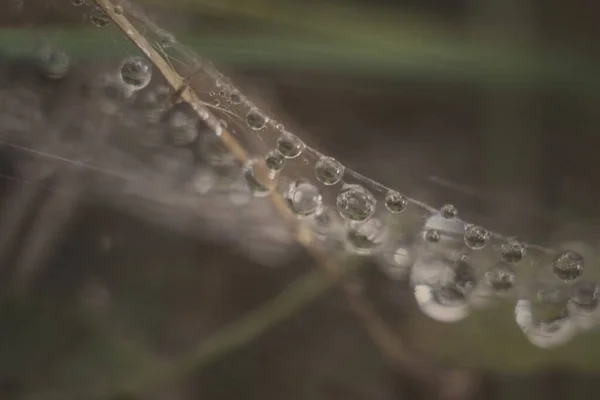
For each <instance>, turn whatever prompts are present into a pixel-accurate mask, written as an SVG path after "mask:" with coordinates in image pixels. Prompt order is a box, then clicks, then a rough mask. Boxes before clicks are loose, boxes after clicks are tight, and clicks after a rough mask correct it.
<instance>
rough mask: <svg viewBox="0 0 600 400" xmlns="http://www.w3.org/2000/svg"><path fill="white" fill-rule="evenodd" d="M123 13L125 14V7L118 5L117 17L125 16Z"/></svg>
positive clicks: (116, 9) (116, 8)
mask: <svg viewBox="0 0 600 400" xmlns="http://www.w3.org/2000/svg"><path fill="white" fill-rule="evenodd" d="M123 13H124V10H123V6H120V5H116V6H115V14H117V15H123Z"/></svg>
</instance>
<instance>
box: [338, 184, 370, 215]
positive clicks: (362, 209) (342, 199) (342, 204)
mask: <svg viewBox="0 0 600 400" xmlns="http://www.w3.org/2000/svg"><path fill="white" fill-rule="evenodd" d="M336 205H337V210H338V212H339V213H340V215H341V216H342V217H343V218H344V219H346V220H349V221H356V222H361V221H366V220H368V219H369V218H371V216H372V215H373V214H374V213H375V207H376V205H377V200H375V197H374V196H373V194H372V193H371V192H370V191H368V190H367V189H365V188H364V187H362V186H360V185H348V186H346V187H345V188H343V189H342V190H341V191H340V193H339V194H338V195H337V199H336Z"/></svg>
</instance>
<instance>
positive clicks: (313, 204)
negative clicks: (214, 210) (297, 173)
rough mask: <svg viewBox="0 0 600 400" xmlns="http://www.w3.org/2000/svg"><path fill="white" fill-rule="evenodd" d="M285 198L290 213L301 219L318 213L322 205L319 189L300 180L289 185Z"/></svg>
mask: <svg viewBox="0 0 600 400" xmlns="http://www.w3.org/2000/svg"><path fill="white" fill-rule="evenodd" d="M285 198H286V200H287V202H288V204H289V206H290V209H291V210H292V212H294V214H296V215H298V216H301V217H307V216H310V215H313V214H316V213H318V212H319V210H320V209H321V207H322V204H323V197H322V196H321V192H320V191H319V188H317V187H316V186H315V185H313V184H312V183H310V182H306V181H302V180H300V181H296V182H293V183H292V184H290V187H289V189H288V191H287V193H286V194H285Z"/></svg>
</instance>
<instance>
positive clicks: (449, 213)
mask: <svg viewBox="0 0 600 400" xmlns="http://www.w3.org/2000/svg"><path fill="white" fill-rule="evenodd" d="M440 213H441V214H442V216H443V217H444V218H456V216H457V215H458V210H457V209H456V207H454V206H453V205H452V204H446V205H444V206H443V207H442V209H441V210H440Z"/></svg>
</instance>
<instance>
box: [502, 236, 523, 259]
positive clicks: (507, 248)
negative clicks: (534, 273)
mask: <svg viewBox="0 0 600 400" xmlns="http://www.w3.org/2000/svg"><path fill="white" fill-rule="evenodd" d="M500 253H501V255H502V259H504V261H506V262H511V263H515V262H519V261H521V260H522V259H523V257H525V245H523V244H522V243H521V242H519V241H518V240H516V239H508V240H507V241H506V243H504V244H503V245H502V246H501V247H500Z"/></svg>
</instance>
